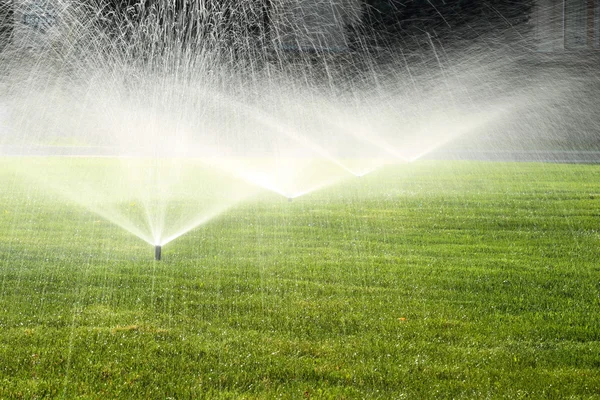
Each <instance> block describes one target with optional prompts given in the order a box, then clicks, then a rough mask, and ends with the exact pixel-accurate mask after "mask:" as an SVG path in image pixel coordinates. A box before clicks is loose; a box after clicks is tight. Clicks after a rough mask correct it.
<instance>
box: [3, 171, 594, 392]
mask: <svg viewBox="0 0 600 400" xmlns="http://www.w3.org/2000/svg"><path fill="white" fill-rule="evenodd" d="M0 180H1V181H2V182H0V185H2V188H3V189H2V191H0V398H8V399H11V398H25V399H31V398H45V397H46V398H84V399H104V398H143V399H146V398H157V399H165V398H178V399H180V398H236V399H237V398H269V399H270V398H291V399H298V398H315V399H316V398H335V399H342V398H346V399H354V398H381V399H392V398H521V397H529V398H569V397H571V398H595V397H597V396H599V395H600V250H599V249H600V231H599V226H600V167H599V166H583V165H548V164H502V163H466V162H460V163H459V162H456V163H454V162H444V163H434V162H427V163H416V164H412V165H408V166H399V167H390V168H386V169H384V170H382V171H380V172H377V173H374V174H372V175H370V176H367V177H365V178H362V179H356V180H350V181H347V182H345V183H343V184H340V185H338V186H335V187H331V188H328V189H325V190H322V191H320V192H317V193H314V194H312V195H308V196H305V197H302V198H299V199H297V200H295V201H294V202H293V203H288V202H287V201H286V200H285V199H281V198H279V197H277V196H274V195H269V194H264V195H262V196H261V197H258V198H254V199H253V200H251V201H248V202H246V203H244V204H242V205H240V206H238V207H236V208H234V209H233V210H231V211H230V212H228V213H227V214H225V215H223V216H221V217H220V218H218V219H216V220H214V221H212V222H211V223H209V224H207V225H205V226H204V227H201V228H199V229H196V230H194V231H193V232H191V233H189V234H188V235H186V236H183V237H181V238H180V239H178V240H176V241H174V242H173V243H171V244H169V245H168V246H166V247H165V248H164V249H163V254H164V260H163V261H162V262H159V263H155V262H153V261H152V260H151V258H152V255H153V251H152V248H151V247H150V246H149V245H147V244H145V243H143V242H141V241H140V240H139V239H136V238H134V237H132V236H130V235H128V234H127V233H126V232H123V231H121V230H119V229H117V228H115V227H114V226H113V225H111V224H109V223H107V222H105V221H103V220H101V219H100V218H98V217H96V216H95V215H94V214H92V213H90V212H88V211H86V210H84V209H81V208H77V207H70V206H65V205H64V204H63V203H61V202H59V201H57V200H56V199H55V198H54V197H53V196H51V195H45V194H44V193H41V192H39V191H38V190H37V189H36V188H34V187H31V186H27V185H26V184H24V183H22V182H21V181H20V180H19V179H17V178H15V177H13V176H12V175H11V174H9V173H4V174H3V173H1V172H0Z"/></svg>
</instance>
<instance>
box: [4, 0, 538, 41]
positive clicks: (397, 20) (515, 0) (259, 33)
mask: <svg viewBox="0 0 600 400" xmlns="http://www.w3.org/2000/svg"><path fill="white" fill-rule="evenodd" d="M275 1H276V0H222V1H213V2H198V1H190V0H172V1H169V2H159V1H158V0H90V3H91V2H94V6H95V7H98V8H99V9H100V10H101V12H102V14H103V17H104V19H105V21H108V23H109V24H110V21H111V20H114V19H115V18H117V19H123V18H125V19H127V20H129V21H132V22H133V23H134V22H135V21H136V19H139V18H141V17H143V15H142V14H143V13H144V12H146V13H147V12H148V10H156V9H160V13H162V17H161V18H162V20H165V19H168V20H170V21H171V23H175V22H176V23H178V28H177V29H183V30H184V33H183V34H182V32H181V31H178V32H177V34H178V35H180V36H183V37H187V38H189V39H192V38H193V36H194V35H198V34H201V33H206V32H207V31H213V32H214V31H219V32H221V33H223V32H227V31H232V32H235V34H236V35H237V39H238V40H239V38H241V37H243V38H249V37H250V38H252V37H253V38H266V37H268V35H269V32H270V26H271V16H272V10H273V7H274V2H275ZM306 1H309V0H306ZM360 1H361V2H362V6H363V18H362V24H361V25H360V26H359V27H348V30H349V31H350V36H351V37H354V38H356V41H355V43H360V46H366V47H369V46H373V47H375V46H389V45H398V46H401V47H403V48H406V49H412V48H416V47H419V46H420V45H422V43H423V42H424V41H427V40H430V39H431V38H432V37H433V38H435V39H436V40H437V41H440V42H444V45H448V44H452V43H457V42H460V41H464V40H472V39H476V38H481V37H486V38H494V37H496V36H497V34H498V32H507V31H508V32H513V33H514V34H515V35H517V36H519V35H522V34H523V33H524V32H525V31H526V30H527V26H528V24H526V22H527V21H528V18H529V15H530V12H531V9H532V6H533V3H534V1H535V0H360ZM200 3H202V8H203V10H204V12H203V13H202V14H204V15H203V16H202V17H201V18H200V17H199V16H198V14H199V9H200V8H199V6H198V4H200ZM11 4H15V3H14V2H13V1H11V0H0V44H1V43H6V41H7V38H8V37H9V36H10V32H11V25H12V6H11ZM205 7H208V10H206V9H205ZM211 7H212V8H213V9H214V10H211V9H210V8H211ZM207 11H208V12H207ZM190 16H191V18H190ZM182 21H190V22H189V23H183V24H182ZM199 21H202V22H201V23H199ZM246 44H250V43H246ZM236 45H244V43H237V44H236Z"/></svg>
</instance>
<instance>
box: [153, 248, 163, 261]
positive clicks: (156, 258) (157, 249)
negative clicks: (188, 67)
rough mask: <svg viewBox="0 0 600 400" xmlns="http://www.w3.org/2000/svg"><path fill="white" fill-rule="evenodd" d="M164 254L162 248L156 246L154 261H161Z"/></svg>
mask: <svg viewBox="0 0 600 400" xmlns="http://www.w3.org/2000/svg"><path fill="white" fill-rule="evenodd" d="M161 253H162V246H154V259H155V260H156V261H160V258H161Z"/></svg>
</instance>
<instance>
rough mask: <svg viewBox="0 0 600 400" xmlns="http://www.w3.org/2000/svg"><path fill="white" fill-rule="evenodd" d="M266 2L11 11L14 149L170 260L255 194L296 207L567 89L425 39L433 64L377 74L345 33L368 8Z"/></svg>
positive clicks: (7, 102)
mask: <svg viewBox="0 0 600 400" xmlns="http://www.w3.org/2000/svg"><path fill="white" fill-rule="evenodd" d="M258 3H259V2H250V1H240V2H233V3H231V4H230V3H229V2H222V1H216V0H213V1H200V0H195V1H189V2H186V3H185V4H186V5H185V6H182V5H178V4H179V3H177V2H175V3H174V2H172V1H166V0H157V1H154V2H146V3H144V2H140V3H135V4H134V5H132V6H131V7H129V8H127V9H123V10H116V11H114V10H113V11H111V10H109V8H108V5H109V4H108V3H105V2H102V1H88V2H79V1H74V0H73V1H67V0H62V1H58V0H57V1H54V2H33V1H23V2H21V3H19V4H16V5H12V6H14V7H15V10H13V11H14V15H15V18H16V19H15V24H14V32H13V35H12V36H11V38H10V41H9V42H8V43H4V46H3V47H4V51H3V52H2V53H1V57H2V60H0V65H1V66H0V68H1V70H0V89H1V90H0V133H2V135H1V137H0V149H1V151H2V153H3V154H4V155H7V154H10V155H13V156H19V157H20V163H18V164H17V165H16V168H17V170H18V172H19V173H21V174H23V176H26V177H28V178H29V179H31V180H32V181H34V182H36V183H37V184H39V185H40V186H42V187H46V188H48V189H50V190H52V191H53V192H55V193H58V194H59V195H60V196H62V197H63V198H64V199H66V200H68V201H69V202H72V203H75V204H78V205H80V206H83V207H86V208H87V209H89V210H91V211H93V212H95V213H97V214H98V215H100V216H102V217H103V218H105V219H107V220H109V221H111V222H113V223H114V224H116V225H118V226H120V227H122V228H123V229H125V230H127V231H129V232H131V233H132V234H133V235H136V236H137V237H139V238H140V239H142V240H144V241H146V242H148V243H149V244H150V245H152V246H154V249H155V259H157V260H159V259H161V257H162V246H164V245H166V244H167V243H169V242H171V241H172V240H174V239H176V238H178V237H180V236H181V235H183V234H185V233H187V232H189V231H191V230H193V229H195V228H197V227H198V226H201V225H203V224H206V223H207V222H209V221H211V220H212V219H213V218H215V217H217V216H219V215H221V214H222V213H224V212H226V211H227V210H228V209H230V208H232V207H235V206H236V205H237V204H239V203H240V202H242V201H244V200H246V199H248V198H249V197H251V196H253V195H254V194H255V193H256V192H257V190H258V189H259V188H262V189H266V190H270V191H273V192H275V193H278V194H280V195H282V196H284V197H286V198H288V199H293V198H296V197H298V196H302V195H305V194H308V193H310V192H312V191H315V190H319V189H323V188H325V187H327V186H330V185H333V184H336V183H339V182H342V181H343V180H345V179H349V178H351V177H353V176H357V177H359V176H364V175H366V174H368V173H370V172H373V171H375V170H377V169H378V168H380V167H382V166H384V165H386V164H389V163H404V162H411V161H414V160H416V159H419V158H420V157H423V156H425V155H427V154H430V153H431V152H433V151H436V150H438V149H439V148H441V147H442V146H444V145H446V144H448V143H450V142H452V141H454V140H456V139H457V138H461V137H464V136H469V135H471V136H472V135H477V134H478V133H480V132H483V131H486V130H488V131H490V130H492V131H493V130H494V129H496V130H497V129H500V128H498V127H502V126H510V125H511V124H512V125H513V126H514V125H516V124H517V123H515V122H514V121H513V120H514V119H515V116H516V115H519V114H518V112H517V111H519V110H522V109H523V107H524V105H526V104H531V102H532V99H535V101H536V102H537V103H538V104H541V103H543V102H545V101H547V100H549V99H553V98H556V96H558V95H559V94H560V93H562V92H563V91H564V89H565V87H564V85H562V86H561V85H558V84H557V85H554V86H553V87H546V88H545V89H544V91H542V92H540V91H537V90H536V88H537V87H538V83H539V82H538V83H536V82H535V80H532V79H531V80H529V81H527V82H524V81H516V82H515V80H514V79H508V78H507V77H508V76H510V74H511V73H513V72H514V68H513V67H512V66H511V61H510V57H506V56H505V54H504V53H503V52H502V51H498V50H497V49H496V50H493V49H489V50H485V49H484V50H481V49H478V50H475V53H473V51H472V50H469V49H466V50H464V52H463V53H460V52H459V53H455V54H448V53H447V52H445V51H444V49H443V48H442V49H438V48H437V47H436V46H437V45H436V43H434V41H433V40H432V38H431V37H429V43H430V44H431V46H430V49H428V50H427V51H426V52H425V53H423V54H424V56H423V57H422V59H421V61H419V62H415V63H411V62H409V61H407V60H406V57H405V56H404V54H403V53H402V57H398V56H396V55H393V54H391V55H388V57H387V61H386V62H385V63H384V64H385V65H378V64H377V63H376V62H375V61H374V59H373V58H372V57H371V55H370V54H371V53H370V52H369V51H368V50H369V49H368V48H367V47H366V45H365V46H364V48H363V47H361V46H360V45H357V43H360V40H354V41H353V40H352V38H351V37H349V35H348V34H347V32H348V29H347V28H348V27H353V28H354V31H356V32H360V23H361V18H362V14H363V12H364V8H362V7H361V6H360V2H357V1H353V0H345V1H342V0H340V1H331V2H330V4H329V3H328V7H326V8H323V9H321V8H319V7H320V6H319V7H317V5H316V3H315V5H314V6H313V5H311V4H310V2H306V5H304V6H302V7H304V8H305V9H304V10H303V12H302V13H299V14H298V13H297V10H296V11H294V8H290V7H288V3H287V2H286V1H285V0H279V1H271V2H270V4H271V5H272V7H270V8H265V7H264V6H263V5H257V4H258ZM11 4H12V3H11ZM319 4H320V3H319ZM313 8H314V9H313ZM324 10H325V11H324ZM314 21H319V22H318V24H320V26H319V28H320V29H308V28H310V27H311V26H310V24H314V23H315V22H314ZM312 28H315V27H312ZM357 35H359V36H360V33H357ZM354 39H357V38H354ZM473 54H475V56H473ZM507 60H508V61H507ZM53 157H54V158H53ZM67 157H68V158H67ZM65 160H66V161H65Z"/></svg>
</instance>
